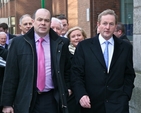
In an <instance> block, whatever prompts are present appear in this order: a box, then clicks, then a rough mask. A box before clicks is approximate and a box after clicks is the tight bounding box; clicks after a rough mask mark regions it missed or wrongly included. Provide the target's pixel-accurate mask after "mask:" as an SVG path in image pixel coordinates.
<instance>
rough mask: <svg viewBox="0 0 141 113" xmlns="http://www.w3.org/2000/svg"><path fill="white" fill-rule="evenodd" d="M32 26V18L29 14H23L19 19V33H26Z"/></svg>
mask: <svg viewBox="0 0 141 113" xmlns="http://www.w3.org/2000/svg"><path fill="white" fill-rule="evenodd" d="M32 27H33V19H32V18H31V16H30V15H29V14H24V15H22V16H21V18H20V19H19V28H20V30H21V35H24V34H25V33H27V32H28V31H29V30H30V29H31V28H32Z"/></svg>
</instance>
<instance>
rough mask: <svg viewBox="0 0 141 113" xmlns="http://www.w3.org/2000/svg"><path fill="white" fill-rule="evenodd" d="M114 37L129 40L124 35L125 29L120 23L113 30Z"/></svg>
mask: <svg viewBox="0 0 141 113" xmlns="http://www.w3.org/2000/svg"><path fill="white" fill-rule="evenodd" d="M114 35H115V36H116V37H117V38H120V39H123V40H126V41H129V39H128V38H127V36H126V35H125V27H124V25H123V24H122V23H121V22H118V23H117V27H116V29H115V32H114Z"/></svg>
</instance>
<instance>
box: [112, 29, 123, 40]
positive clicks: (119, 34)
mask: <svg viewBox="0 0 141 113" xmlns="http://www.w3.org/2000/svg"><path fill="white" fill-rule="evenodd" d="M114 35H115V36H116V37H117V38H120V36H121V35H122V31H121V30H117V29H116V30H115V32H114Z"/></svg>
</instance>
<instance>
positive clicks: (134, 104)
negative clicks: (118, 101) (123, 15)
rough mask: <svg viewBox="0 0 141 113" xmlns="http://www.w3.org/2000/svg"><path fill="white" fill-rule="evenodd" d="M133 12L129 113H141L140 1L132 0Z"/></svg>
mask: <svg viewBox="0 0 141 113" xmlns="http://www.w3.org/2000/svg"><path fill="white" fill-rule="evenodd" d="M133 10H134V11H133V12H134V15H133V16H134V17H133V18H134V20H133V21H134V22H133V25H134V26H133V34H134V35H133V61H134V69H135V71H136V78H135V83H134V84H135V88H134V90H133V94H132V98H131V101H130V113H141V0H134V9H133Z"/></svg>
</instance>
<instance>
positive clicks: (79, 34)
mask: <svg viewBox="0 0 141 113" xmlns="http://www.w3.org/2000/svg"><path fill="white" fill-rule="evenodd" d="M67 37H68V38H69V40H70V45H69V51H70V52H71V54H74V52H75V49H76V46H77V45H78V43H79V42H80V41H82V40H84V39H86V38H87V35H86V33H85V32H84V30H83V29H82V28H81V27H73V28H71V29H69V30H68V32H67Z"/></svg>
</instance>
